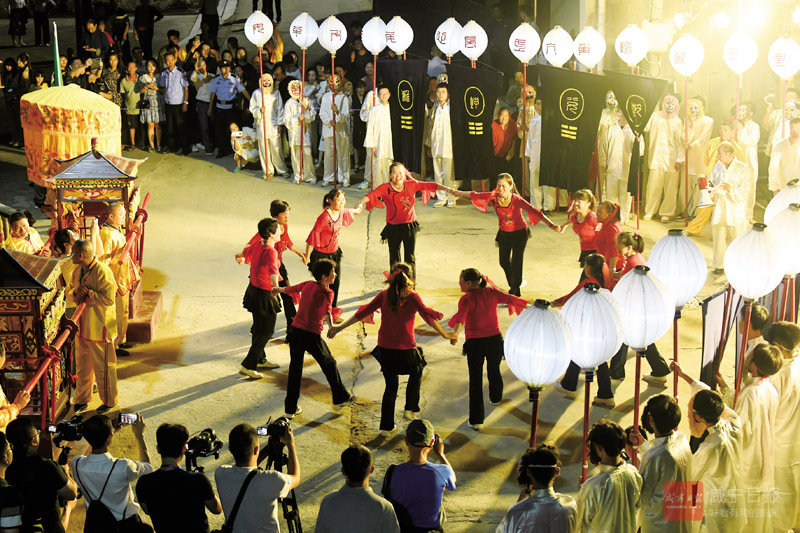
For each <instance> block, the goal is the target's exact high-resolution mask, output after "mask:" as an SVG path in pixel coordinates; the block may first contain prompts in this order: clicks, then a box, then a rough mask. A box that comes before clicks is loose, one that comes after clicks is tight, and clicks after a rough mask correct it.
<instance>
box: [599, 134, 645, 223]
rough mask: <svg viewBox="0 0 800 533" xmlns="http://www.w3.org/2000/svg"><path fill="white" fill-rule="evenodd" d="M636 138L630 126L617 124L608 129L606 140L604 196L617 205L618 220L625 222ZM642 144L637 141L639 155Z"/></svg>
mask: <svg viewBox="0 0 800 533" xmlns="http://www.w3.org/2000/svg"><path fill="white" fill-rule="evenodd" d="M634 142H636V137H635V136H634V134H633V131H632V130H631V128H630V126H628V125H627V124H626V125H625V127H624V128H622V127H620V125H619V123H617V124H614V125H613V126H611V127H610V128H609V129H608V139H607V140H606V143H605V144H606V165H607V166H608V170H607V171H606V195H605V198H606V199H607V200H610V201H612V202H615V203H618V204H619V208H620V213H619V214H620V220H622V222H623V223H624V222H627V220H628V215H629V214H630V211H631V195H630V193H629V192H628V175H629V173H630V169H631V156H632V154H633V143H634ZM643 144H644V142H643V141H642V140H640V141H639V148H640V150H639V153H642V149H643V148H642V147H643Z"/></svg>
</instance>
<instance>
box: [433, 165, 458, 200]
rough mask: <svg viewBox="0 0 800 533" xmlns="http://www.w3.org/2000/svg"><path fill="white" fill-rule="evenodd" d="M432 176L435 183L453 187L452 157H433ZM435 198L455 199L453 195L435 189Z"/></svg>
mask: <svg viewBox="0 0 800 533" xmlns="http://www.w3.org/2000/svg"><path fill="white" fill-rule="evenodd" d="M433 178H434V179H435V180H436V183H440V184H442V185H444V186H445V187H450V188H455V180H454V179H453V158H451V157H434V158H433ZM436 198H438V199H439V200H447V201H455V196H452V195H450V194H448V193H446V192H444V191H436Z"/></svg>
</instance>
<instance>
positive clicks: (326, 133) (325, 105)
mask: <svg viewBox="0 0 800 533" xmlns="http://www.w3.org/2000/svg"><path fill="white" fill-rule="evenodd" d="M332 96H333V93H332V92H330V91H329V92H327V93H325V94H324V95H323V96H322V102H320V104H319V119H320V120H321V121H322V136H323V137H333V127H332V126H331V125H330V122H331V121H332V120H333V110H332V109H331V98H332ZM334 101H335V102H336V108H337V109H338V110H339V111H338V112H337V113H336V135H339V136H344V137H347V136H348V135H347V117H349V116H350V97H349V96H347V95H344V94H342V93H338V94H337V95H336V99H335V100H334Z"/></svg>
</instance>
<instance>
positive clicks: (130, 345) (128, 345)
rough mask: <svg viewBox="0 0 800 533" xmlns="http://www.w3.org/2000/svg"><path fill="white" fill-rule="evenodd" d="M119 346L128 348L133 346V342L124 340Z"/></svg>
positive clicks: (124, 348)
mask: <svg viewBox="0 0 800 533" xmlns="http://www.w3.org/2000/svg"><path fill="white" fill-rule="evenodd" d="M118 348H122V349H123V350H128V349H130V348H133V344H131V343H129V342H123V343H122V344H120V345H119V346H118Z"/></svg>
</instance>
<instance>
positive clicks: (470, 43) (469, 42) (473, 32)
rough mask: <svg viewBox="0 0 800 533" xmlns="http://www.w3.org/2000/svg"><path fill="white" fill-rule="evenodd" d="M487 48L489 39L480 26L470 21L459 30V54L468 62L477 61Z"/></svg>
mask: <svg viewBox="0 0 800 533" xmlns="http://www.w3.org/2000/svg"><path fill="white" fill-rule="evenodd" d="M487 46H489V37H488V36H487V35H486V31H485V30H484V29H483V28H482V27H481V25H480V24H478V23H477V22H475V21H474V20H470V21H469V22H467V23H466V24H464V27H463V28H462V29H461V53H462V54H464V55H465V56H467V58H468V59H469V60H470V61H477V60H478V58H479V57H481V54H483V53H484V52H485V51H486V47H487Z"/></svg>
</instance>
